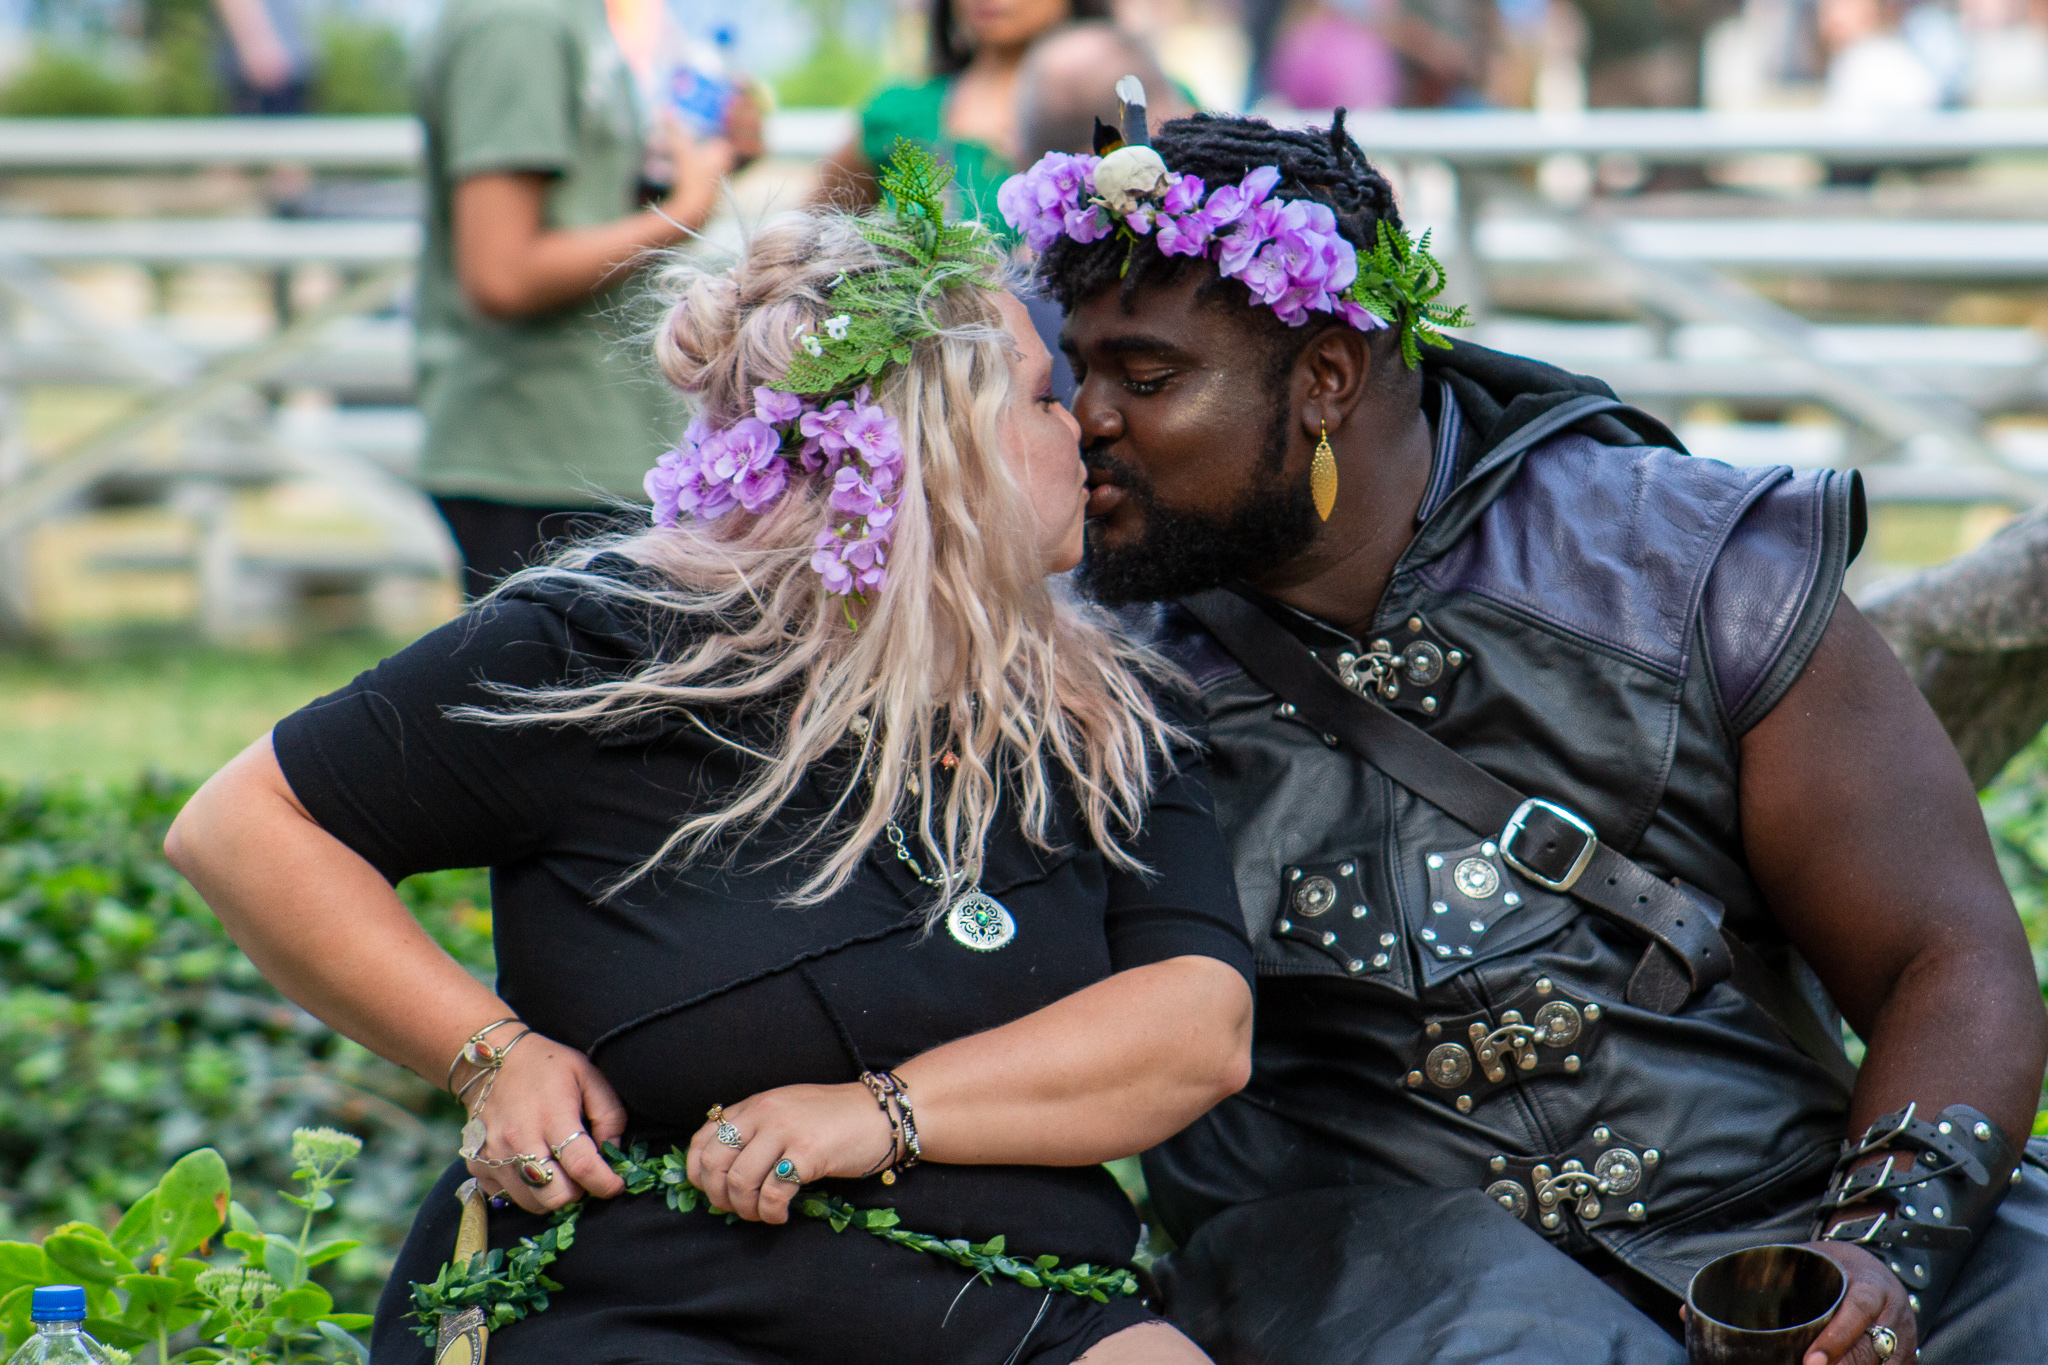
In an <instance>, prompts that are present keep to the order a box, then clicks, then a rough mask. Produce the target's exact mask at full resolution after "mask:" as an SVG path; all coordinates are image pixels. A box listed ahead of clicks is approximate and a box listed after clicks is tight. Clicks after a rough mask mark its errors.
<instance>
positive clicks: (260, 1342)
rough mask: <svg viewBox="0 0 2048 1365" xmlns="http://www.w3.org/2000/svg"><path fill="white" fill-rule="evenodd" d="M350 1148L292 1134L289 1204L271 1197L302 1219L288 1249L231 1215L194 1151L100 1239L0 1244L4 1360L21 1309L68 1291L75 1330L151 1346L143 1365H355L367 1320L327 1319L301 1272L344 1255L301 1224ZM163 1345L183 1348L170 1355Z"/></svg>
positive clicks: (67, 1228) (24, 1334)
mask: <svg viewBox="0 0 2048 1365" xmlns="http://www.w3.org/2000/svg"><path fill="white" fill-rule="evenodd" d="M362 1148H363V1144H362V1141H361V1139H359V1138H357V1137H356V1136H355V1135H354V1134H352V1133H340V1132H336V1131H335V1130H334V1129H332V1128H301V1129H299V1130H297V1131H296V1132H294V1133H293V1134H292V1137H291V1148H290V1151H291V1161H292V1179H293V1180H295V1181H297V1182H298V1183H299V1185H300V1187H301V1189H302V1191H303V1192H302V1193H299V1194H292V1193H290V1192H288V1191H280V1192H279V1193H280V1195H281V1196H282V1197H283V1198H284V1199H285V1200H287V1201H289V1202H290V1203H292V1204H294V1205H297V1206H298V1207H299V1208H300V1209H301V1210H303V1214H302V1216H301V1218H300V1220H299V1227H298V1236H297V1237H296V1238H294V1237H291V1236H289V1235H287V1234H284V1233H277V1232H266V1231H264V1229H263V1225H262V1223H261V1222H259V1221H258V1220H257V1218H256V1216H255V1215H254V1214H252V1213H250V1212H249V1210H248V1209H246V1208H244V1207H243V1206H242V1205H240V1204H238V1203H236V1202H234V1199H233V1179H232V1177H230V1176H229V1174H228V1167H227V1163H226V1162H225V1161H223V1160H221V1156H220V1153H219V1152H216V1151H214V1150H213V1149H212V1148H210V1147H207V1148H201V1149H200V1150H199V1151H196V1152H191V1153H188V1154H186V1155H185V1156H184V1157H182V1158H180V1159H179V1160H178V1161H177V1162H176V1163H174V1164H173V1165H172V1166H171V1168H170V1170H168V1171H166V1172H165V1173H164V1176H163V1179H161V1180H159V1181H157V1182H156V1184H154V1185H153V1186H151V1187H150V1188H149V1190H148V1191H146V1192H145V1193H144V1194H143V1195H142V1197H141V1198H140V1199H138V1200H136V1201H135V1203H134V1204H133V1205H131V1206H130V1207H129V1208H128V1210H127V1212H125V1213H123V1214H122V1215H121V1216H120V1217H119V1218H118V1219H117V1220H114V1221H113V1223H112V1226H111V1227H105V1228H103V1227H101V1226H99V1225H98V1224H95V1223H90V1222H82V1221H81V1222H72V1223H66V1224H64V1225H63V1226H62V1227H59V1228H56V1229H54V1230H53V1231H52V1232H51V1233H50V1234H49V1236H48V1237H46V1238H44V1239H43V1241H42V1243H41V1244H40V1245H38V1244H36V1243H34V1242H0V1334H4V1337H5V1342H6V1346H7V1348H8V1349H9V1350H12V1349H13V1348H15V1347H17V1346H19V1345H20V1344H21V1343H22V1342H24V1341H26V1340H27V1339H28V1338H29V1336H30V1335H31V1334H32V1333H33V1332H34V1330H35V1328H34V1325H33V1324H32V1323H31V1321H30V1319H29V1308H30V1304H31V1300H32V1299H33V1296H34V1294H35V1291H36V1289H37V1288H38V1287H39V1286H42V1285H46V1284H60V1283H65V1282H74V1281H75V1282H76V1283H78V1284H79V1285H80V1286H82V1287H83V1288H84V1290H85V1293H86V1313H87V1316H86V1323H85V1328H86V1331H87V1332H89V1333H90V1334H91V1335H92V1336H93V1337H95V1338H97V1339H98V1340H99V1342H100V1343H101V1344H102V1345H105V1346H111V1347H113V1348H114V1349H115V1350H117V1351H123V1352H127V1351H133V1350H137V1349H140V1348H142V1347H145V1346H148V1347H154V1348H155V1365H202V1363H203V1362H211V1361H228V1362H233V1365H269V1363H271V1362H294V1363H296V1362H299V1361H336V1362H347V1363H348V1365H367V1362H368V1360H369V1354H370V1353H369V1350H368V1348H366V1347H365V1346H364V1345H363V1343H362V1341H361V1340H360V1339H359V1338H358V1337H357V1336H356V1335H355V1334H356V1333H357V1332H360V1331H362V1330H363V1329H364V1328H366V1327H368V1326H369V1325H370V1318H369V1316H368V1315H367V1314H362V1313H336V1312H335V1311H334V1300H333V1298H332V1296H330V1295H329V1294H328V1292H327V1291H326V1290H325V1289H323V1288H321V1287H320V1286H319V1285H317V1284H315V1283H313V1282H312V1279H311V1272H312V1270H313V1268H314V1267H316V1266H319V1265H323V1264H325V1263H326V1262H328V1261H331V1260H334V1259H335V1258H336V1257H339V1256H342V1255H345V1254H346V1253H347V1252H349V1251H350V1250H352V1249H353V1248H354V1247H355V1245H356V1244H355V1243H354V1242H352V1241H350V1240H348V1239H347V1238H335V1239H330V1240H326V1241H320V1242H315V1241H314V1240H313V1223H314V1220H315V1219H316V1218H317V1217H318V1216H319V1215H320V1214H321V1213H323V1212H325V1211H327V1210H329V1209H332V1208H333V1207H334V1193H333V1192H334V1191H335V1190H336V1189H339V1188H340V1187H342V1186H344V1185H347V1184H348V1183H349V1181H348V1180H347V1179H345V1178H343V1176H342V1175H341V1171H342V1168H343V1167H345V1166H347V1165H348V1164H349V1163H350V1162H351V1161H353V1160H354V1159H355V1157H356V1155H357V1153H359V1152H361V1151H362ZM223 1228H227V1229H229V1231H228V1232H227V1233H226V1235H224V1236H222V1235H221V1230H222V1229H223ZM216 1236H219V1237H220V1242H221V1249H220V1251H218V1252H216V1251H215V1250H214V1248H213V1239H214V1238H215V1237H216ZM194 1253H197V1254H194ZM230 1253H232V1254H230ZM188 1329H189V1330H188ZM174 1338H176V1339H177V1341H178V1343H179V1344H180V1345H181V1346H184V1349H182V1350H179V1351H175V1352H174V1351H173V1350H172V1349H171V1347H172V1342H173V1339H174ZM188 1340H189V1341H192V1342H193V1344H190V1345H186V1344H185V1343H186V1342H187V1341H188Z"/></svg>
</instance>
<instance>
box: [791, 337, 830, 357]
mask: <svg viewBox="0 0 2048 1365" xmlns="http://www.w3.org/2000/svg"><path fill="white" fill-rule="evenodd" d="M796 340H797V344H798V345H799V346H802V347H803V348H804V349H805V350H806V351H808V352H810V353H811V355H812V356H813V357H816V356H821V355H823V354H825V343H824V342H822V341H820V340H818V339H817V338H816V337H814V336H812V335H811V334H810V333H809V332H805V333H804V334H803V335H802V336H800V337H798V338H797V339H796Z"/></svg>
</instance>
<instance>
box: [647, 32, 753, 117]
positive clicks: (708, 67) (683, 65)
mask: <svg viewBox="0 0 2048 1365" xmlns="http://www.w3.org/2000/svg"><path fill="white" fill-rule="evenodd" d="M675 39H676V40H675V41H674V42H673V43H672V45H671V46H670V50H669V53H668V57H669V61H668V74H667V76H666V77H665V78H664V81H663V94H664V96H665V98H666V101H667V104H668V110H669V112H670V113H671V114H673V115H675V117H676V119H677V120H678V121H679V122H681V124H682V125H683V126H684V127H685V128H687V129H689V130H690V132H691V133H692V134H694V135H695V136H697V137H699V138H708V137H719V136H722V135H723V134H724V132H725V108H726V106H727V105H728V104H730V103H732V97H733V93H734V91H736V90H737V89H738V88H739V87H738V84H737V82H735V81H734V79H733V76H732V66H731V63H730V62H729V61H727V54H728V53H729V52H730V51H731V49H732V42H733V37H732V30H731V29H729V28H720V29H716V30H714V31H713V32H712V34H711V36H710V38H709V39H704V38H697V37H690V36H686V35H684V34H683V33H681V32H680V31H677V32H676V34H675Z"/></svg>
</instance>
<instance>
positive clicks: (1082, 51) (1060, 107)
mask: <svg viewBox="0 0 2048 1365" xmlns="http://www.w3.org/2000/svg"><path fill="white" fill-rule="evenodd" d="M1124 76H1136V77H1137V78H1138V79H1139V80H1141V81H1143V82H1144V83H1145V93H1146V95H1147V96H1148V99H1147V101H1146V105H1145V121H1146V122H1147V123H1148V124H1150V125H1151V127H1153V128H1154V129H1157V128H1159V127H1160V126H1161V125H1162V124H1164V123H1166V122H1168V121H1169V120H1172V119H1177V118H1185V117H1186V116H1187V115H1189V114H1192V113H1193V112H1194V111H1195V106H1194V101H1193V100H1192V99H1190V98H1189V97H1188V94H1187V92H1186V91H1185V90H1183V89H1182V88H1181V86H1180V85H1179V84H1178V83H1177V82H1175V81H1172V80H1169V79H1168V78H1167V75H1166V73H1165V72H1164V71H1162V70H1160V67H1159V60H1158V58H1157V57H1155V56H1154V55H1153V53H1152V49H1151V47H1150V46H1149V45H1148V44H1147V43H1146V42H1145V40H1144V39H1142V38H1139V37H1137V36H1136V35H1135V34H1132V33H1129V32H1126V31H1125V30H1124V29H1122V28H1119V27H1118V26H1117V25H1115V24H1113V23H1111V22H1109V21H1108V20H1106V19H1081V20H1076V21H1075V22H1073V23H1070V24H1062V25H1061V26H1059V27H1058V28H1055V29H1053V30H1052V31H1051V32H1049V33H1047V34H1046V35H1045V36H1044V37H1042V38H1040V39H1039V40H1038V41H1037V42H1035V43H1033V44H1032V45H1031V47H1030V50H1029V51H1027V52H1026V53H1025V54H1024V60H1023V62H1022V63H1021V64H1020V65H1019V67H1018V70H1017V129H1018V139H1019V145H1020V147H1021V148H1022V152H1021V154H1020V164H1022V165H1026V166H1030V165H1034V164H1036V162H1037V161H1038V158H1040V157H1042V156H1044V155H1045V154H1046V153H1047V152H1067V153H1069V154H1071V155H1074V156H1082V155H1086V154H1087V153H1089V152H1092V151H1093V150H1094V149H1095V120H1097V119H1101V120H1102V121H1103V122H1104V123H1106V124H1108V125H1110V126H1111V127H1112V128H1114V127H1117V126H1119V123H1118V120H1119V113H1118V110H1117V104H1116V83H1117V81H1118V80H1119V79H1121V78H1122V77H1124ZM1019 249H1020V250H1021V249H1022V248H1019ZM1024 307H1025V309H1026V310H1027V311H1028V312H1029V313H1030V314H1031V325H1032V327H1033V328H1035V329H1036V330H1037V332H1038V336H1039V339H1040V340H1042V341H1044V342H1045V348H1046V349H1047V350H1048V351H1050V352H1052V391H1053V396H1054V397H1055V398H1057V399H1059V400H1060V402H1062V403H1066V402H1069V401H1071V400H1072V399H1073V396H1074V371H1073V368H1072V367H1071V366H1070V365H1068V364H1067V357H1066V353H1065V352H1064V351H1062V350H1061V349H1060V326H1061V324H1062V323H1064V322H1065V321H1066V315H1065V313H1063V312H1062V311H1061V310H1060V306H1059V305H1058V304H1057V303H1054V302H1053V301H1052V300H1051V299H1048V298H1040V297H1038V296H1036V295H1029V296H1026V297H1025V298H1024Z"/></svg>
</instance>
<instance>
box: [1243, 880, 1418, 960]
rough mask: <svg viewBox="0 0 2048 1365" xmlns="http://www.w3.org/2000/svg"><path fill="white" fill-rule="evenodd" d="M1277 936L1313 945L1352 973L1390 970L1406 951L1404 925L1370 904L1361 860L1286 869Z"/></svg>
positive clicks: (1276, 920) (1275, 920)
mask: <svg viewBox="0 0 2048 1365" xmlns="http://www.w3.org/2000/svg"><path fill="white" fill-rule="evenodd" d="M1273 937H1275V938H1278V939H1285V940H1287V941H1288V942H1290V943H1300V944H1304V945H1306V946H1307V947H1310V948H1313V949H1315V950H1316V951H1317V952H1320V953H1322V954H1324V955H1325V956H1328V957H1330V958H1332V959H1334V960H1335V961H1336V962H1337V963H1338V964H1339V965H1340V966H1342V967H1343V969H1344V971H1345V973H1346V974H1347V975H1351V976H1375V975H1378V974H1380V973H1382V972H1386V971H1389V970H1391V969H1393V967H1394V966H1395V963H1396V960H1397V958H1398V955H1399V953H1400V951H1401V948H1400V943H1401V936H1400V926H1399V925H1398V924H1397V923H1395V921H1394V917H1393V916H1392V915H1388V914H1382V913H1376V912H1375V911H1374V910H1373V909H1372V907H1371V906H1370V905H1368V904H1367V903H1366V899H1365V880H1364V877H1363V876H1362V875H1361V873H1360V871H1359V863H1358V860H1357V859H1355V858H1347V859H1344V860H1342V861H1339V862H1334V863H1303V864H1299V865H1296V866H1292V867H1287V868H1283V869H1282V870H1281V873H1280V910H1279V913H1278V914H1277V915H1275V916H1274V917H1273Z"/></svg>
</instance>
